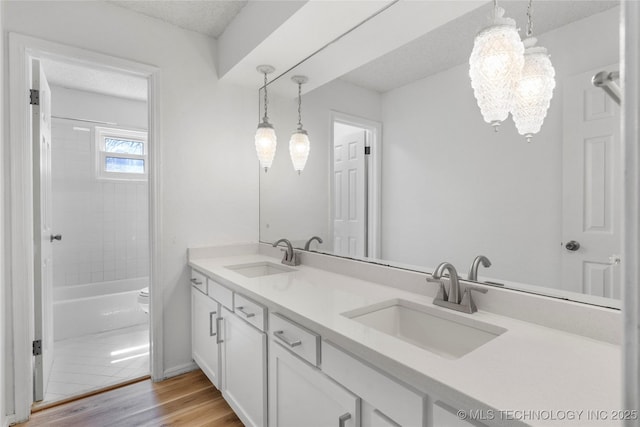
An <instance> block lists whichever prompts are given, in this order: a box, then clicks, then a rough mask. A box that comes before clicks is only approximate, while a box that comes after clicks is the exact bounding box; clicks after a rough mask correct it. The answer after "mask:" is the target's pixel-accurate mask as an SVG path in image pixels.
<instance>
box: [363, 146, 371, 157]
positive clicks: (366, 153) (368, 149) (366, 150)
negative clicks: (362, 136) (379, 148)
mask: <svg viewBox="0 0 640 427" xmlns="http://www.w3.org/2000/svg"><path fill="white" fill-rule="evenodd" d="M369 154H371V147H364V155H365V156H368V155H369Z"/></svg>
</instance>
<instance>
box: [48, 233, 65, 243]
mask: <svg viewBox="0 0 640 427" xmlns="http://www.w3.org/2000/svg"><path fill="white" fill-rule="evenodd" d="M54 240H58V241H60V240H62V234H55V235H54V234H52V235H51V237H49V241H50V242H53V241H54Z"/></svg>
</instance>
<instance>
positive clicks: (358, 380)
mask: <svg viewBox="0 0 640 427" xmlns="http://www.w3.org/2000/svg"><path fill="white" fill-rule="evenodd" d="M266 246H267V245H245V246H237V247H227V248H207V249H191V250H190V251H189V265H190V267H191V285H192V290H191V294H192V299H191V301H192V349H193V359H194V361H195V362H196V363H197V364H198V366H199V367H200V368H201V369H202V370H203V371H204V372H205V374H206V375H207V376H208V377H209V379H210V380H211V381H212V382H213V384H214V385H215V386H216V387H217V388H218V389H220V390H221V392H222V394H223V396H224V397H225V399H226V401H227V402H228V403H229V405H230V406H231V407H232V408H233V409H234V411H235V412H236V413H237V414H238V416H239V418H240V419H241V420H242V422H243V423H244V424H245V425H247V426H256V427H258V426H267V425H268V426H271V427H276V426H280V427H288V426H292V427H293V426H309V427H312V426H318V427H325V426H327V427H328V426H338V427H357V426H406V427H413V426H416V427H417V426H425V427H431V426H434V427H448V426H453V427H457V426H516V425H569V426H571V425H575V426H584V425H620V424H621V422H620V421H619V417H620V416H621V414H619V413H617V412H616V411H619V410H620V409H621V402H622V400H621V381H620V380H621V368H620V358H621V356H620V347H619V346H618V345H615V344H613V343H608V342H604V341H600V340H596V339H593V338H590V337H585V336H581V335H578V334H574V333H569V332H566V331H562V330H558V329H551V328H548V327H544V326H540V325H539V324H536V323H534V322H526V321H523V320H518V319H514V318H512V317H507V316H503V315H498V314H494V313H491V312H488V311H485V310H483V308H484V307H483V305H482V301H480V300H478V311H477V312H475V313H473V314H468V313H464V312H460V311H456V310H451V309H450V308H446V307H443V306H439V305H436V304H434V296H436V300H437V299H438V296H437V295H436V293H437V292H438V291H439V290H438V286H437V284H436V285H434V284H428V283H427V282H426V281H424V291H425V292H420V293H415V292H409V291H407V290H406V287H405V289H403V288H402V286H399V284H398V283H393V284H394V286H385V285H383V284H380V283H375V282H374V281H369V280H363V279H362V278H358V276H363V274H362V271H361V270H363V269H367V268H372V267H369V266H368V265H367V264H363V263H359V262H357V261H348V260H339V261H338V260H337V259H334V258H333V257H330V256H326V255H320V254H309V253H304V254H302V255H303V257H302V264H301V265H297V266H287V265H283V264H282V263H281V262H280V261H281V260H280V259H279V258H275V257H274V256H273V255H275V253H274V252H273V251H272V250H271V248H267V247H266ZM306 260H309V261H310V262H309V263H306V262H305V261H306ZM312 260H313V262H311V261H312ZM335 262H338V263H341V267H340V268H337V267H335V266H332V264H333V263H335ZM320 265H323V266H325V267H326V268H318V266H320ZM345 269H346V270H345ZM378 269H380V267H378ZM349 270H350V271H351V272H352V273H353V274H349ZM336 271H340V273H338V272H336ZM358 271H360V274H358ZM345 273H346V274H345ZM383 274H384V276H385V280H388V281H391V282H390V283H392V282H395V281H397V282H401V281H403V280H404V278H403V276H402V274H401V273H400V272H396V271H395V269H393V268H386V269H385V271H384V272H383ZM365 276H366V274H365ZM426 278H427V275H423V279H422V280H424V279H426ZM429 278H431V277H430V276H429ZM442 288H445V289H446V287H442ZM461 288H464V285H463V286H461ZM483 290H486V289H484V288H483ZM440 292H441V291H440ZM445 292H446V291H445ZM494 292H495V293H499V292H508V291H505V290H497V289H489V292H488V293H487V295H486V296H484V295H483V297H484V298H491V294H492V293H494ZM496 297H497V295H496ZM568 304H574V303H568ZM543 315H544V314H543ZM617 418H618V419H617Z"/></svg>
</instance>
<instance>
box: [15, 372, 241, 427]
mask: <svg viewBox="0 0 640 427" xmlns="http://www.w3.org/2000/svg"><path fill="white" fill-rule="evenodd" d="M17 426H19V427H22V426H24V427H34V426H47V427H49V426H50V427H58V426H60V427H61V426H71V427H74V426H79V427H107V426H122V427H134V426H135V427H138V426H148V427H160V426H163V427H164V426H167V427H168V426H176V427H178V426H179V427H182V426H187V427H199V426H210V427H243V424H242V423H241V422H240V420H239V419H238V417H237V416H236V414H235V413H234V412H233V411H232V410H231V408H230V407H229V405H228V404H227V402H226V401H225V400H224V399H223V398H222V395H221V394H220V392H219V391H218V390H216V388H215V387H214V386H213V385H212V384H211V382H209V380H208V379H207V377H206V376H205V375H204V374H203V373H202V371H200V370H198V371H194V372H189V373H187V374H184V375H180V376H178V377H175V378H171V379H168V380H166V381H162V382H159V383H153V382H151V381H150V380H145V381H141V382H138V383H135V384H130V385H127V386H124V387H121V388H117V389H114V390H110V391H107V392H104V393H100V394H96V395H93V396H90V397H85V398H83V399H79V400H76V401H73V402H69V403H65V404H62V405H59V406H54V407H52V408H49V409H44V410H42V411H39V412H36V413H34V414H33V415H32V416H31V419H30V420H29V421H28V422H26V423H22V424H17Z"/></svg>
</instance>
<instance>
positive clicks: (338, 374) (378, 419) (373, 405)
mask: <svg viewBox="0 0 640 427" xmlns="http://www.w3.org/2000/svg"><path fill="white" fill-rule="evenodd" d="M322 371H323V372H324V373H326V374H327V375H328V376H330V377H331V378H333V379H334V380H336V381H337V382H338V383H340V384H342V385H343V386H344V387H346V388H347V389H349V390H350V391H351V392H353V393H355V394H356V395H358V396H359V397H360V398H361V399H362V402H363V403H362V407H363V411H362V425H363V427H374V426H375V427H398V426H401V427H426V426H427V425H428V421H427V416H426V412H427V401H428V399H427V396H426V395H425V394H423V393H420V392H418V391H416V390H414V389H411V388H409V387H408V386H405V385H403V384H400V383H399V382H397V381H396V380H394V379H392V378H391V377H389V376H387V375H386V374H383V373H382V372H380V371H378V370H377V369H374V368H373V367H371V366H370V365H368V364H366V363H364V362H362V361H360V360H358V359H356V358H355V357H353V356H351V355H350V354H348V353H346V352H344V351H343V350H341V349H339V348H338V347H336V346H334V345H332V344H331V343H329V342H327V341H323V342H322ZM438 427H440V426H438Z"/></svg>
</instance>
